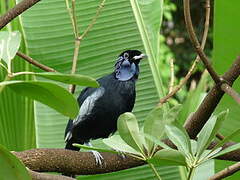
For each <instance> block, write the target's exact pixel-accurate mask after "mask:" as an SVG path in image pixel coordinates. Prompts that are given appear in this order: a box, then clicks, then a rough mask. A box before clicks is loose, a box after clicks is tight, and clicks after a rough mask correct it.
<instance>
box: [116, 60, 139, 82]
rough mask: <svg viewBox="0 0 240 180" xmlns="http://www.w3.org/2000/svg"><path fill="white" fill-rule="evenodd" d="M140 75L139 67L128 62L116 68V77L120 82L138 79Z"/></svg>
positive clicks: (123, 62) (125, 61)
mask: <svg viewBox="0 0 240 180" xmlns="http://www.w3.org/2000/svg"><path fill="white" fill-rule="evenodd" d="M138 74H139V67H138V66H137V65H136V64H134V63H130V62H129V61H128V60H124V61H122V62H121V64H120V62H119V64H117V66H116V70H115V75H116V78H117V79H118V80H120V81H127V80H130V79H131V78H133V77H135V79H137V77H138Z"/></svg>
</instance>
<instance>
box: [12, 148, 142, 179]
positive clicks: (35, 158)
mask: <svg viewBox="0 0 240 180" xmlns="http://www.w3.org/2000/svg"><path fill="white" fill-rule="evenodd" d="M13 153H14V154H15V155H16V156H17V157H18V158H19V159H20V160H22V162H23V163H24V164H25V165H26V166H27V167H28V168H29V169H31V170H33V171H38V172H60V173H66V174H99V173H107V172H114V171H119V170H123V169H128V168H132V167H136V166H140V165H143V164H145V162H144V161H141V160H139V159H135V158H132V157H128V156H127V157H126V158H122V156H119V155H116V154H111V153H101V155H102V156H103V158H104V165H103V167H100V166H99V165H97V164H96V162H95V159H94V157H93V155H92V153H90V152H77V151H70V150H65V149H32V150H26V151H22V152H13Z"/></svg>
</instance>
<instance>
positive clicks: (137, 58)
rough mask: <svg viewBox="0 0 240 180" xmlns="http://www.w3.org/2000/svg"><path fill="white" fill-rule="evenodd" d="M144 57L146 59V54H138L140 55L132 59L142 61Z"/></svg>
mask: <svg viewBox="0 0 240 180" xmlns="http://www.w3.org/2000/svg"><path fill="white" fill-rule="evenodd" d="M145 57H147V55H146V54H140V55H136V56H133V59H134V60H141V59H143V58H145Z"/></svg>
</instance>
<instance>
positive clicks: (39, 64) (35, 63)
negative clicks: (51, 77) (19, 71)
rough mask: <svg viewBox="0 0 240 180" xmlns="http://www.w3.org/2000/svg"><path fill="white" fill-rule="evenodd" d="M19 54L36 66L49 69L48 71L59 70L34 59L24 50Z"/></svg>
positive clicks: (18, 53) (45, 69)
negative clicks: (24, 52)
mask: <svg viewBox="0 0 240 180" xmlns="http://www.w3.org/2000/svg"><path fill="white" fill-rule="evenodd" d="M17 55H18V56H19V57H21V58H23V59H24V60H26V61H27V62H29V63H30V64H33V65H34V66H36V67H38V68H40V69H42V70H44V71H47V72H57V71H56V70H55V69H53V68H50V67H48V66H46V65H43V64H41V63H39V62H38V61H36V60H34V59H33V58H31V57H29V56H27V55H26V54H23V53H22V52H20V51H18V52H17Z"/></svg>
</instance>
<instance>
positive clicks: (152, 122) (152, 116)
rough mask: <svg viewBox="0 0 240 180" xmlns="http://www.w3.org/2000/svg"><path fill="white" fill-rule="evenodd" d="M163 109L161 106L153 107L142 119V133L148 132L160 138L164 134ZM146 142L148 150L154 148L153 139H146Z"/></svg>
mask: <svg viewBox="0 0 240 180" xmlns="http://www.w3.org/2000/svg"><path fill="white" fill-rule="evenodd" d="M164 126H165V119H164V109H163V108H162V106H160V107H159V106H158V107H156V108H154V109H153V110H152V111H151V112H150V113H149V114H148V116H147V117H146V119H145V120H144V133H145V134H149V135H150V136H153V137H155V138H157V139H161V137H162V136H163V135H164ZM145 139H146V138H145ZM146 144H147V147H148V150H149V151H152V150H154V148H153V147H154V143H153V141H151V140H149V139H148V138H147V139H146Z"/></svg>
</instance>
